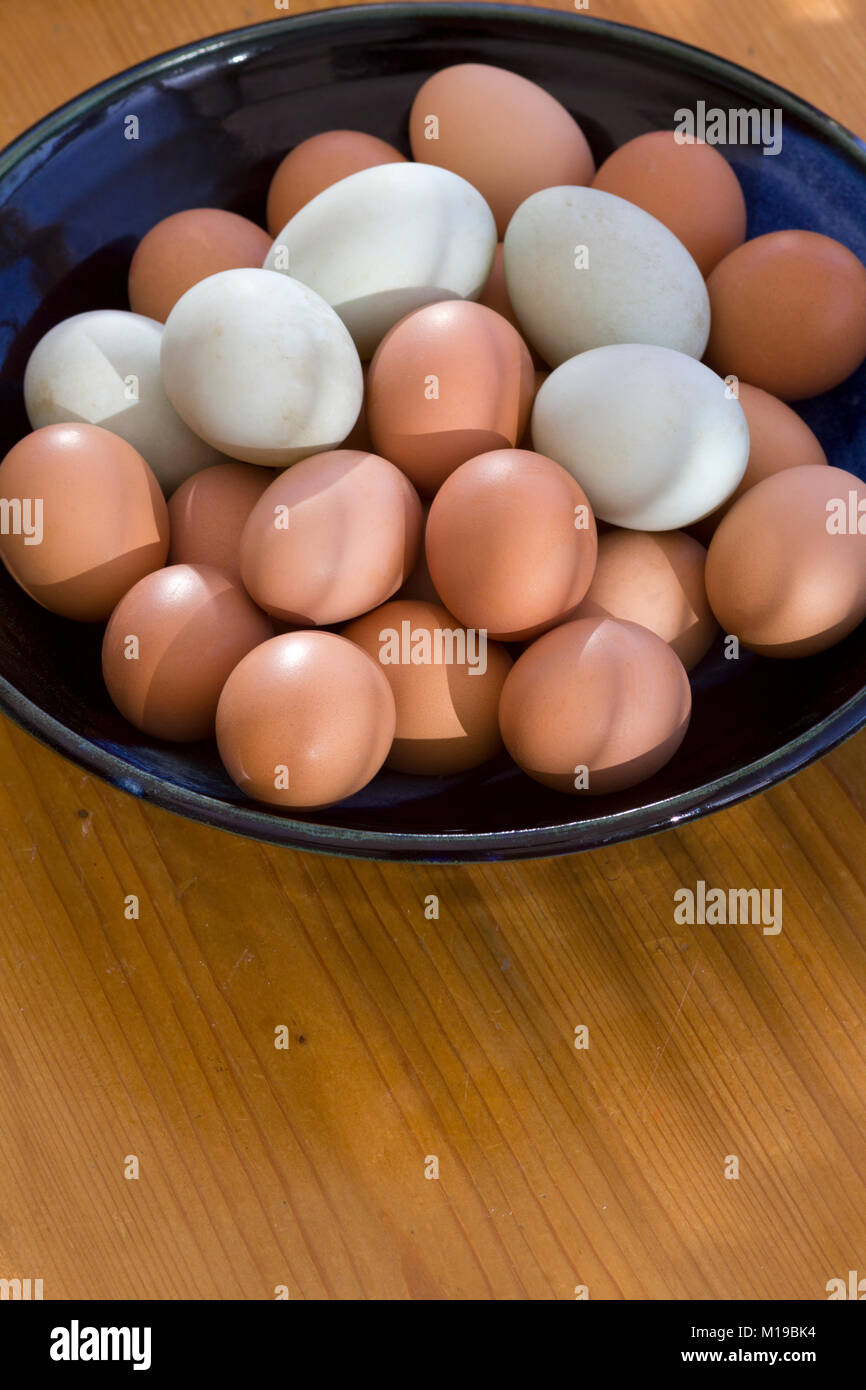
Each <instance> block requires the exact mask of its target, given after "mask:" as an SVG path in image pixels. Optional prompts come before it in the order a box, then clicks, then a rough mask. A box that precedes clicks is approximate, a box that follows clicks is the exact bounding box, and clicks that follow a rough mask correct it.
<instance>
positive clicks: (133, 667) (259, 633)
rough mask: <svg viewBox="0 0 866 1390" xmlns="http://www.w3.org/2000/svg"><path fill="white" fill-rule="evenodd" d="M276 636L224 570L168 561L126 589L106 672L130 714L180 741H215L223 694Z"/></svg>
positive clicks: (105, 650)
mask: <svg viewBox="0 0 866 1390" xmlns="http://www.w3.org/2000/svg"><path fill="white" fill-rule="evenodd" d="M273 633H274V629H273V626H272V624H271V621H270V619H269V618H266V617H265V615H264V613H262V611H261V610H260V609H259V608H256V606H255V604H254V603H253V601H252V599H250V598H249V597H248V595H247V594H246V593H245V592H244V590H243V589H242V588H241V586H240V584H239V583H238V582H237V580H234V579H232V578H230V576H229V575H227V574H226V573H225V572H224V571H223V570H217V569H211V568H210V567H209V566H207V565H169V566H168V567H167V568H166V569H162V570H157V571H156V572H155V573H153V574H148V575H145V577H144V579H140V580H139V581H138V583H137V584H135V585H133V587H132V588H131V589H130V590H129V592H128V593H127V594H124V596H123V598H122V599H121V600H120V603H119V604H118V605H117V607H116V608H115V610H114V612H113V613H112V615H111V618H110V620H109V623H108V627H107V628H106V629H105V637H104V638H103V642H102V674H103V677H104V679H105V684H106V686H107V687H108V693H109V695H110V696H111V698H112V700H113V701H114V703H115V705H116V706H117V708H118V709H119V710H120V712H121V714H122V715H123V716H124V718H126V719H128V720H129V722H130V724H134V725H135V727H136V728H137V729H142V730H143V731H144V732H145V733H146V734H151V735H152V736H153V737H154V738H164V739H169V740H171V741H172V742H175V743H187V742H192V741H194V740H195V739H200V738H212V737H213V732H214V720H215V718H216V708H217V701H218V700H219V697H220V691H221V690H222V688H223V686H224V685H225V683H226V680H227V679H228V677H229V675H230V674H231V672H232V671H233V670H234V668H235V666H237V664H238V662H239V661H240V659H241V657H243V656H246V654H247V652H249V651H251V650H252V648H253V647H257V646H258V645H259V643H260V642H265V641H267V639H268V638H269V637H272V636H273Z"/></svg>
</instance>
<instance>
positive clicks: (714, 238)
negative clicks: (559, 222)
mask: <svg viewBox="0 0 866 1390" xmlns="http://www.w3.org/2000/svg"><path fill="white" fill-rule="evenodd" d="M592 186H593V188H599V189H601V191H602V192H603V193H614V194H616V196H617V197H618V198H625V199H626V200H627V201H628V202H630V203H635V204H636V205H637V206H638V207H639V208H643V210H644V212H648V213H651V214H652V216H653V217H656V218H658V220H659V222H663V223H664V225H665V226H666V227H667V228H668V229H669V230H670V231H672V232H673V234H674V236H675V237H677V239H678V240H679V241H681V242H682V244H683V246H685V248H686V250H687V251H688V252H689V253H690V255H691V256H693V257H694V260H695V263H696V264H697V267H698V269H699V270H700V272H701V274H702V275H704V276H706V275H709V273H710V271H711V270H712V269H713V267H714V266H715V265H717V264H718V262H719V261H720V260H721V259H722V257H723V256H727V255H728V253H729V252H730V251H733V249H734V247H735V246H740V245H741V244H742V243H743V241H745V238H746V200H745V198H744V197H743V190H742V188H741V187H740V181H739V179H738V178H737V176H736V174H735V173H734V171H733V169H732V168H731V166H730V164H729V163H728V161H727V160H726V159H725V157H724V155H723V154H721V153H720V152H719V151H718V150H717V149H715V148H714V146H712V145H707V144H704V143H703V142H702V141H700V140H693V141H682V142H681V141H679V140H678V139H677V137H676V134H675V133H674V131H672V130H650V131H647V132H646V134H644V135H637V136H635V138H634V139H633V140H627V141H626V143H625V144H624V145H620V147H619V149H617V150H614V152H613V154H611V155H608V157H607V159H606V160H605V161H604V163H603V164H601V165H600V166H599V168H598V170H597V172H596V174H595V177H594V179H593V180H592Z"/></svg>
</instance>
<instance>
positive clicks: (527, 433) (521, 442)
mask: <svg viewBox="0 0 866 1390" xmlns="http://www.w3.org/2000/svg"><path fill="white" fill-rule="evenodd" d="M549 376H550V372H542V371H538V370H536V372H535V381H534V382H533V386H532V406H534V405H535V401H536V397H537V396H538V393H539V391H540V390H541V388H542V386H543V385H544V383H545V381H546V380H547V378H548V377H549ZM532 406H530V409H529V414H528V416H527V418H526V426H525V428H524V431H523V434H522V435H521V437H520V439H518V441H517V447H518V449H528V450H529V451H530V453H532V452H533V450H534V447H535V446H534V445H533V442H532ZM597 520H598V518H596V521H597Z"/></svg>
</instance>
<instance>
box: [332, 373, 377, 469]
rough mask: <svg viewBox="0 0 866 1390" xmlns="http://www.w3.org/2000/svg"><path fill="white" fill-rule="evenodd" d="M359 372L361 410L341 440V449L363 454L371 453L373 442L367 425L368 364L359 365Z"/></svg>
mask: <svg viewBox="0 0 866 1390" xmlns="http://www.w3.org/2000/svg"><path fill="white" fill-rule="evenodd" d="M361 371H362V372H363V375H364V395H363V397H362V400H361V409H360V411H359V412H358V418H357V420H356V421H355V423H354V425H353V426H352V428H351V429H350V430H349V433H348V434H347V435H346V438H345V439H343V440H341V442H340V448H341V449H360V450H361V452H362V453H364V454H372V453H373V441H372V439H371V438H370V426H369V425H368V423H367V377H368V375H369V371H370V364H369V362H362V363H361Z"/></svg>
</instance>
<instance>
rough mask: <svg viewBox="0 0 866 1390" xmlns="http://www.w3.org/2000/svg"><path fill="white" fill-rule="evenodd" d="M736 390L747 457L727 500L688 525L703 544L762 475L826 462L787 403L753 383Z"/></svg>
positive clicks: (813, 439) (818, 446)
mask: <svg viewBox="0 0 866 1390" xmlns="http://www.w3.org/2000/svg"><path fill="white" fill-rule="evenodd" d="M737 390H738V394H739V401H740V405H741V406H742V407H743V412H744V414H745V416H746V423H747V425H748V426H749V461H748V463H747V464H746V471H745V473H744V474H743V477H742V481H741V482H739V483H738V484H737V487H736V488H735V489H734V491H733V492H732V494H731V496H730V497H729V498H728V500H727V502H723V503H722V505H721V507H717V508H716V510H715V511H714V512H711V513H710V515H709V516H705V517H704V518H703V520H702V521H696V522H695V524H694V526H691V527H690V528H689V529H690V531H692V532H693V533H694V535H695V536H697V538H698V540H699V541H701V542H702V543H703V544H704V545H709V543H710V540H711V539H712V536H713V533H714V531H715V529H716V527H717V526H718V524H719V522H720V521H721V519H722V517H723V516H725V515H726V514H727V513H728V512H729V511H730V510H731V507H732V506H733V505H734V503H735V502H736V501H737V499H738V498H739V497H742V495H743V493H744V492H748V490H749V488H751V487H754V486H755V483H759V482H760V481H761V479H762V478H769V476H770V474H771V473H779V472H781V471H782V469H784V468H800V467H802V466H803V465H804V464H814V463H826V462H827V455H826V454H825V453H824V450H823V449H822V448H821V445H820V444H819V443H818V440H817V439H816V438H815V436H814V434H813V433H812V431H811V430H810V429H809V426H808V425H807V424H806V421H805V420H801V419H800V416H799V415H798V414H797V412H796V411H795V410H792V409H791V407H790V406H789V405H785V402H784V401H780V400H779V399H778V397H777V396H771V395H770V394H769V392H767V391H761V390H760V389H759V388H758V387H757V386H747V385H746V383H745V382H744V381H741V382H739V384H738V387H737Z"/></svg>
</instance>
